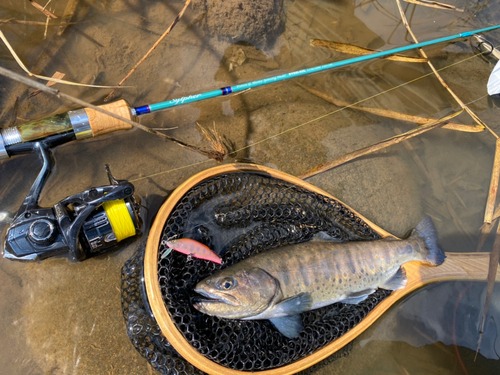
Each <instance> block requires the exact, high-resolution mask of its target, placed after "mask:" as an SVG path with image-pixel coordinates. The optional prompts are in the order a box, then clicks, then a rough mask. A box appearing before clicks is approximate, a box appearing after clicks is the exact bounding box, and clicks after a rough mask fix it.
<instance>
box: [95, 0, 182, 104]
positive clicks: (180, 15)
mask: <svg viewBox="0 0 500 375" xmlns="http://www.w3.org/2000/svg"><path fill="white" fill-rule="evenodd" d="M190 3H191V0H186V3H185V4H184V8H182V10H181V11H180V12H179V14H178V15H177V17H175V19H174V21H173V22H172V24H171V25H170V26H169V27H168V29H167V30H166V31H165V32H164V33H163V35H162V36H160V38H159V39H158V40H157V41H156V43H155V44H153V47H151V48H150V49H149V51H148V52H147V53H146V54H145V55H144V56H143V57H142V59H140V60H139V62H138V63H137V64H135V65H134V67H133V68H132V69H131V70H130V72H128V74H127V75H126V76H125V78H123V79H122V80H121V81H120V83H119V84H118V85H117V87H120V86H121V85H123V83H124V82H125V81H126V80H127V79H128V78H129V77H130V76H131V75H132V74H133V73H134V72H135V71H136V70H137V68H138V67H139V65H141V64H142V62H143V61H144V60H146V59H147V58H148V57H149V56H150V55H151V54H152V53H153V51H154V49H155V48H156V47H158V44H160V43H161V41H162V40H163V39H164V38H165V37H166V36H167V35H168V34H169V33H170V31H171V30H172V29H173V28H174V26H175V25H177V22H179V20H180V19H181V17H182V15H183V14H184V11H185V10H186V8H187V7H188V5H189V4H190ZM115 91H116V88H115V89H113V91H111V92H110V93H109V94H108V96H106V97H105V98H104V101H105V102H107V101H108V100H109V99H111V96H112V95H113V94H114V92H115Z"/></svg>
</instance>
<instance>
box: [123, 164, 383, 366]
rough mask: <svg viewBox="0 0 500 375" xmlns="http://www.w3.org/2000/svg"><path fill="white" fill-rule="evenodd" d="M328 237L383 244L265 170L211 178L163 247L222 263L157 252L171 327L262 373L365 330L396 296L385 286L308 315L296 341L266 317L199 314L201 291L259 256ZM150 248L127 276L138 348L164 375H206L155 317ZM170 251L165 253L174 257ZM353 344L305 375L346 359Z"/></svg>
mask: <svg viewBox="0 0 500 375" xmlns="http://www.w3.org/2000/svg"><path fill="white" fill-rule="evenodd" d="M320 231H323V232H326V233H328V234H329V235H330V236H332V237H334V238H336V239H338V240H341V241H359V240H374V239H379V238H380V237H379V235H378V234H377V233H376V232H374V231H373V230H372V229H371V228H370V227H369V226H368V225H367V224H366V223H365V222H364V221H363V220H362V219H361V218H359V217H358V216H357V215H356V214H354V213H353V212H351V211H350V210H349V209H348V208H347V207H345V206H344V205H343V204H342V203H340V202H338V201H336V200H334V199H331V198H329V197H325V196H323V195H321V194H317V193H314V192H311V191H309V190H307V189H304V188H302V187H299V186H296V185H293V184H291V183H288V182H285V181H282V180H279V179H276V178H273V177H271V176H268V175H266V174H261V173H254V172H252V173H244V172H234V173H228V174H223V175H218V176H216V177H213V178H210V179H207V180H205V181H203V182H201V183H199V184H198V185H196V186H194V187H193V188H191V189H190V190H189V191H188V192H187V193H186V194H185V195H184V197H182V199H180V201H179V202H178V203H177V205H176V207H175V208H174V210H173V211H172V213H171V214H170V216H169V218H168V219H167V222H166V223H165V226H164V229H163V237H162V242H163V240H167V239H172V238H192V239H195V240H197V241H199V242H201V243H204V244H206V245H207V246H208V247H210V248H211V249H215V250H216V251H217V252H218V253H219V255H220V256H221V258H222V260H223V262H222V265H218V264H215V263H213V262H208V261H205V260H200V259H195V258H190V257H187V256H186V255H184V254H180V253H178V252H176V251H172V252H170V253H168V252H166V251H165V250H166V247H165V246H164V245H163V244H160V247H159V250H158V282H159V285H160V288H161V292H162V296H163V301H164V303H165V306H166V308H167V310H168V312H169V313H170V315H171V317H172V320H173V321H174V323H175V325H176V326H177V328H178V329H179V331H180V332H182V334H183V335H184V338H185V339H186V341H187V342H189V344H190V345H191V346H192V347H193V348H195V349H196V350H197V351H198V352H200V353H201V354H202V355H204V356H206V357H207V358H209V359H210V360H212V361H213V362H215V363H217V364H220V365H222V366H225V367H227V368H230V369H234V370H243V371H259V370H269V369H273V368H277V367H280V366H284V365H287V364H290V363H292V362H295V361H297V360H300V359H302V358H304V357H306V356H308V355H310V354H312V353H313V352H315V351H316V350H318V349H320V348H322V347H324V346H325V345H327V344H329V343H330V342H332V341H333V340H335V339H337V338H339V337H340V336H342V335H343V334H345V333H346V332H347V331H349V330H350V329H352V328H353V327H354V326H356V324H358V323H359V322H360V321H361V320H362V319H363V318H364V317H365V316H366V315H367V314H368V312H370V311H371V310H372V309H373V308H374V307H375V306H376V305H377V304H378V303H380V302H381V301H382V300H383V299H384V298H385V297H387V296H388V295H389V294H390V292H389V291H386V290H382V289H379V290H378V291H376V292H375V293H373V294H372V295H371V296H369V297H368V298H367V299H366V300H365V301H363V302H361V303H360V304H358V305H348V304H343V303H336V304H333V305H330V306H326V307H323V308H320V309H316V310H313V311H308V312H305V313H302V314H301V316H302V322H303V325H304V330H303V331H302V333H301V334H300V336H299V337H298V338H295V339H289V338H287V337H285V336H283V335H282V334H281V333H279V332H278V331H277V330H276V329H275V328H274V327H273V325H272V324H271V323H270V322H269V321H267V320H256V321H252V320H245V321H243V320H229V319H221V318H217V317H213V316H209V315H205V314H202V313H200V312H199V311H197V310H196V309H194V307H193V306H192V302H191V300H192V298H193V297H195V296H196V293H195V292H194V291H193V289H194V287H195V285H196V284H197V283H198V282H199V281H201V280H202V279H204V278H205V277H207V276H209V275H211V274H212V273H214V272H215V271H217V270H219V269H221V268H225V267H228V266H230V265H232V264H235V263H237V262H239V261H241V260H243V259H245V258H247V257H249V256H251V255H253V254H256V253H258V252H262V251H267V250H269V249H273V248H276V247H279V246H284V245H287V244H293V243H298V242H304V241H308V240H310V239H311V238H312V237H313V236H314V234H316V233H318V232H320ZM144 251H145V246H144V245H142V246H141V247H140V248H139V249H138V250H137V252H136V253H135V254H134V255H133V256H132V258H131V259H130V260H129V261H127V263H126V264H125V266H124V267H123V270H122V309H123V314H124V317H125V322H126V325H127V331H128V335H129V337H130V339H131V340H132V343H133V345H134V346H135V348H136V349H137V350H138V351H139V352H140V353H141V355H143V356H144V357H145V358H146V359H147V360H148V361H149V362H150V363H151V365H152V366H153V368H154V369H156V370H157V371H159V372H160V373H162V374H201V373H202V372H201V371H200V370H198V369H197V368H196V367H194V366H193V365H191V364H190V363H188V362H187V361H185V360H184V359H183V358H182V357H180V356H179V355H178V354H177V352H176V351H175V350H174V349H173V347H172V346H171V345H170V343H169V342H168V341H167V340H166V338H165V337H163V335H162V334H161V332H160V328H159V327H158V325H157V323H156V322H155V320H154V317H153V314H152V313H151V311H150V309H149V307H148V304H147V298H146V294H145V290H144V285H143V282H142V271H143V269H142V268H143V260H144ZM167 254H168V255H167ZM349 349H350V346H349V345H348V346H346V347H345V348H344V349H343V350H342V351H340V352H337V353H335V354H334V355H332V356H331V357H329V358H327V359H326V360H324V361H323V362H322V363H320V364H318V365H316V366H314V367H312V368H310V369H308V370H307V371H305V372H307V373H312V372H314V371H315V370H316V369H318V368H320V367H323V366H324V365H325V364H326V363H329V362H331V361H332V360H334V359H336V358H338V357H340V356H343V355H346V354H347V353H348V351H349Z"/></svg>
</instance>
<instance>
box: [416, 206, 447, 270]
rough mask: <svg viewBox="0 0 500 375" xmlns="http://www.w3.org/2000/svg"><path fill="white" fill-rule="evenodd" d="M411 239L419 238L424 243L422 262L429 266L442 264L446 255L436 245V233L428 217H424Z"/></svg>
mask: <svg viewBox="0 0 500 375" xmlns="http://www.w3.org/2000/svg"><path fill="white" fill-rule="evenodd" d="M411 236H412V237H418V238H421V239H422V240H423V241H424V243H425V250H424V251H423V252H422V256H423V258H424V259H423V261H424V262H426V263H428V264H429V265H431V266H439V265H440V264H441V263H443V262H444V260H445V258H446V255H444V251H443V249H441V247H440V246H439V245H438V243H437V232H436V228H435V227H434V223H433V222H432V219H431V218H430V216H426V217H425V218H423V219H422V221H421V222H420V223H419V224H418V225H417V228H415V230H414V231H413V233H412V235H411Z"/></svg>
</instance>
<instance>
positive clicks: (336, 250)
mask: <svg viewBox="0 0 500 375" xmlns="http://www.w3.org/2000/svg"><path fill="white" fill-rule="evenodd" d="M444 258H445V255H444V253H443V252H442V250H441V249H440V248H439V246H438V245H437V239H436V233H435V229H434V226H433V224H432V221H431V220H430V218H425V219H424V220H422V222H421V223H420V224H419V225H418V226H417V229H415V230H414V231H413V233H412V235H411V236H410V237H409V238H408V239H406V240H378V241H358V242H346V243H338V242H332V241H310V242H307V243H301V244H296V245H289V246H285V247H282V248H279V249H275V250H271V251H268V252H265V253H261V254H257V255H255V256H252V257H250V258H248V259H246V260H244V261H242V262H239V263H237V264H235V265H233V266H230V267H228V268H226V269H224V270H222V271H220V272H218V273H216V274H214V275H212V276H210V277H208V278H206V279H204V280H202V281H201V282H199V283H198V284H197V286H196V288H195V291H196V292H198V293H200V294H201V295H203V296H204V297H207V298H209V299H207V300H201V301H199V302H197V303H195V305H194V306H195V308H197V309H198V310H200V311H201V312H204V313H206V314H209V315H215V316H219V317H223V318H232V319H270V320H271V322H272V323H273V324H274V325H275V326H276V328H278V329H279V330H280V331H281V332H282V333H283V334H284V335H285V336H287V337H296V336H297V335H298V334H299V333H300V331H301V330H302V324H301V320H300V315H298V314H300V313H301V312H304V311H308V310H312V309H316V308H320V307H323V306H327V305H330V304H332V303H335V302H345V303H350V304H357V303H360V302H362V301H363V300H364V299H366V298H367V297H368V296H369V295H370V294H371V293H373V292H374V291H375V290H376V289H378V288H384V289H389V290H396V289H401V288H403V287H404V286H405V285H406V280H407V279H406V276H405V273H404V269H403V268H401V266H402V265H403V264H404V263H407V262H410V261H419V262H424V263H427V264H429V265H433V266H436V265H439V264H441V263H442V262H443V261H444Z"/></svg>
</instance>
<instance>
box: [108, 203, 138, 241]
mask: <svg viewBox="0 0 500 375" xmlns="http://www.w3.org/2000/svg"><path fill="white" fill-rule="evenodd" d="M102 206H103V208H104V211H106V214H107V215H108V219H109V222H110V224H111V227H112V228H113V232H115V236H116V239H117V241H118V242H120V241H121V240H124V239H125V238H129V237H132V236H135V225H134V222H133V221H132V218H131V217H130V212H129V211H128V208H127V205H126V204H125V201H124V200H123V199H117V200H115V201H109V202H105V203H104V204H103V205H102Z"/></svg>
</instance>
